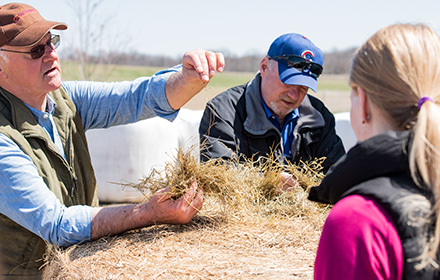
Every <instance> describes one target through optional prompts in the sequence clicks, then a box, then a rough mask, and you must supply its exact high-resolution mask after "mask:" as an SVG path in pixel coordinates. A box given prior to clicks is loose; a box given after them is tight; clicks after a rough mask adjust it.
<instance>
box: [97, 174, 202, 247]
mask: <svg viewBox="0 0 440 280" xmlns="http://www.w3.org/2000/svg"><path fill="white" fill-rule="evenodd" d="M169 190H170V188H169V187H167V188H164V189H161V190H159V191H157V192H156V193H155V194H154V195H153V196H152V197H151V198H150V200H148V201H147V202H145V203H142V204H138V205H124V206H118V207H104V208H96V209H95V211H94V213H93V218H92V232H91V239H97V238H100V237H103V236H107V235H113V234H118V233H121V232H124V231H127V230H130V229H135V228H141V227H144V226H149V225H155V224H185V223H188V222H189V221H190V220H191V219H192V218H193V217H194V216H195V215H196V214H197V212H198V211H199V210H200V209H201V208H202V205H203V191H202V189H200V188H199V187H198V186H197V182H196V181H194V182H193V183H192V184H191V186H190V187H189V188H188V191H186V192H185V193H184V194H183V195H182V196H181V197H180V198H178V199H176V200H174V199H172V198H171V197H172V194H171V193H170V191H169Z"/></svg>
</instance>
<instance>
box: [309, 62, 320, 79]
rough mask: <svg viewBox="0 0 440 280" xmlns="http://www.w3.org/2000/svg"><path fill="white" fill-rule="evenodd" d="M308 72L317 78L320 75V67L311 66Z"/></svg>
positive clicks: (316, 65)
mask: <svg viewBox="0 0 440 280" xmlns="http://www.w3.org/2000/svg"><path fill="white" fill-rule="evenodd" d="M310 72H312V73H313V74H315V75H316V77H319V75H321V74H322V67H321V66H320V65H318V64H312V65H310Z"/></svg>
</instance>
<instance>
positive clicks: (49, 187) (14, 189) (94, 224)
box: [0, 3, 224, 279]
mask: <svg viewBox="0 0 440 280" xmlns="http://www.w3.org/2000/svg"><path fill="white" fill-rule="evenodd" d="M54 29H55V30H64V29H67V25H66V24H65V23H61V22H53V21H47V20H45V19H44V18H43V17H42V16H41V15H40V14H39V12H38V11H37V10H36V9H35V8H33V7H31V6H29V5H25V4H19V3H11V4H6V5H3V6H0V170H1V172H0V278H1V279H10V278H14V279H38V278H41V277H42V272H41V271H40V267H41V265H42V264H43V261H44V260H43V257H44V256H46V255H47V254H46V253H48V252H49V251H50V249H51V246H50V244H55V245H57V246H69V245H71V244H75V243H78V242H84V241H87V240H91V239H96V238H99V237H101V236H106V235H111V234H117V233H120V232H123V231H126V230H130V229H134V228H139V227H143V226H147V225H152V224H162V223H171V224H177V223H187V222H188V221H190V220H191V219H192V217H193V216H194V215H195V214H196V213H197V211H198V209H200V208H201V207H202V201H203V198H202V191H201V189H200V188H198V186H197V185H196V184H194V185H192V186H191V188H190V190H189V191H188V192H187V193H186V194H185V195H184V196H183V197H182V198H180V199H178V200H171V199H169V196H168V195H167V193H166V191H167V190H166V189H163V190H161V191H159V193H158V194H156V195H154V196H153V197H152V198H151V199H150V200H149V201H148V202H145V203H143V204H139V205H127V206H120V207H106V208H100V207H98V199H97V193H96V181H95V177H94V173H93V168H92V163H91V159H90V155H89V152H88V148H87V142H86V137H85V130H87V129H92V128H105V127H109V126H113V125H119V124H125V123H130V122H135V121H138V120H141V119H146V118H150V117H153V116H160V117H164V118H167V119H169V120H172V119H174V118H175V117H176V114H177V112H178V109H179V108H180V107H181V106H182V105H183V104H185V103H186V102H187V101H188V100H189V99H190V98H191V97H192V96H194V95H195V94H197V93H198V92H199V91H200V90H201V89H202V88H203V87H204V86H205V85H206V83H207V82H208V81H209V80H210V78H211V77H212V76H213V75H214V74H215V72H216V71H222V69H223V67H224V58H223V55H222V54H220V53H213V52H209V51H204V50H196V51H190V52H187V53H186V54H185V55H184V57H183V63H182V65H181V66H176V67H174V68H171V69H168V70H164V71H161V72H159V73H156V74H155V75H154V76H153V77H151V78H149V77H142V78H138V79H136V80H135V81H133V82H122V83H93V82H64V81H62V80H61V68H60V62H59V58H58V54H57V51H56V47H57V46H58V45H59V43H60V37H59V35H54V34H52V33H51V31H52V30H54Z"/></svg>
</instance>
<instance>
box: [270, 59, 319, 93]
mask: <svg viewBox="0 0 440 280" xmlns="http://www.w3.org/2000/svg"><path fill="white" fill-rule="evenodd" d="M278 73H279V75H280V80H281V81H282V82H283V83H285V84H287V85H298V86H306V87H308V88H310V89H311V90H313V91H314V92H317V91H318V81H317V79H316V78H314V77H312V76H310V75H309V74H308V72H302V71H300V70H298V69H296V68H293V67H288V66H287V64H286V63H283V62H278Z"/></svg>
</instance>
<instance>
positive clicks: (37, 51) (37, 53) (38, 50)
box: [30, 45, 46, 59]
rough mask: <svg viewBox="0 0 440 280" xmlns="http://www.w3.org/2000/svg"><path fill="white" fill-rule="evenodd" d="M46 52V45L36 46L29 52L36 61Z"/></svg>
mask: <svg viewBox="0 0 440 280" xmlns="http://www.w3.org/2000/svg"><path fill="white" fill-rule="evenodd" d="M45 50H46V45H38V46H36V47H34V48H32V50H31V51H30V53H31V57H32V59H37V58H40V57H42V56H43V54H44V51H45Z"/></svg>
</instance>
